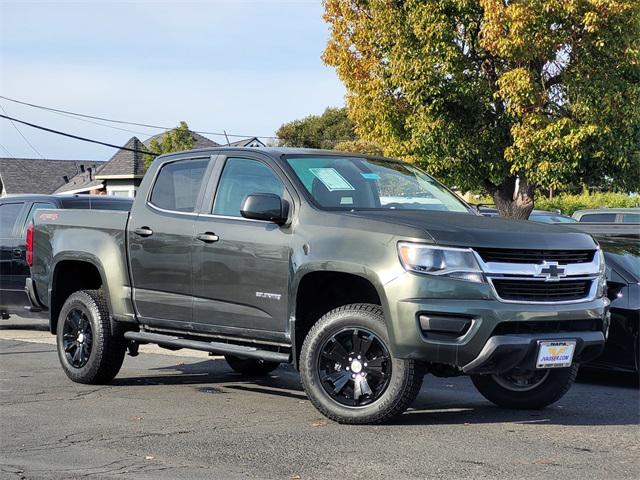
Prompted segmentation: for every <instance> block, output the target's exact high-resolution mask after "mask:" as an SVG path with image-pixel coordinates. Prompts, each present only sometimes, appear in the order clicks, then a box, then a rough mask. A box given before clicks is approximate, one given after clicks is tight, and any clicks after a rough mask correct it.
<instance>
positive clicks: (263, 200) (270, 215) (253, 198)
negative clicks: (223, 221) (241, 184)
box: [240, 193, 289, 225]
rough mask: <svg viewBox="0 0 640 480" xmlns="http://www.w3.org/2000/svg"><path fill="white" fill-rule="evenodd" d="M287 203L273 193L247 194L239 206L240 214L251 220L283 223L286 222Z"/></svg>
mask: <svg viewBox="0 0 640 480" xmlns="http://www.w3.org/2000/svg"><path fill="white" fill-rule="evenodd" d="M288 214H289V204H288V203H287V202H286V200H283V199H282V198H280V197H279V196H278V195H276V194H274V193H252V194H251V195H247V196H246V197H245V199H244V201H243V202H242V207H240V215H242V216H243V217H244V218H248V219H251V220H265V221H268V222H273V223H277V224H278V225H283V224H285V223H286V222H287V216H288Z"/></svg>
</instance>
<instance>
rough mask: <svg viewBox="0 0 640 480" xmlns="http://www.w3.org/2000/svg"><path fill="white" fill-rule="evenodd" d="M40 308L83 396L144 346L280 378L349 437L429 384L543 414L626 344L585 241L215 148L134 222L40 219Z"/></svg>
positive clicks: (163, 168)
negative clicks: (447, 380)
mask: <svg viewBox="0 0 640 480" xmlns="http://www.w3.org/2000/svg"><path fill="white" fill-rule="evenodd" d="M27 259H29V261H30V262H31V264H32V265H31V278H30V279H28V280H27V286H26V289H27V292H28V296H29V298H30V300H31V302H32V303H33V304H34V306H36V307H37V308H41V309H46V310H47V311H48V312H49V316H50V329H51V333H54V334H56V335H57V345H58V353H59V358H60V362H61V364H62V368H63V369H64V371H65V373H66V374H67V375H68V377H69V378H71V380H73V381H75V382H81V383H104V382H109V381H111V380H112V379H113V378H114V377H115V376H116V375H117V373H118V371H119V370H120V367H121V366H122V363H123V359H124V356H125V354H126V353H127V351H129V353H130V354H132V355H136V354H137V353H138V346H139V345H140V344H157V345H160V346H161V347H166V348H168V349H180V348H190V349H196V350H203V351H208V352H211V353H213V354H219V355H224V356H225V358H226V360H227V362H228V363H229V366H230V367H231V368H232V369H234V370H236V371H238V372H241V373H242V374H246V375H264V374H267V373H269V372H270V371H272V370H274V369H275V368H277V367H278V365H279V364H281V363H291V364H293V365H294V366H295V367H296V368H297V369H298V370H299V371H300V375H301V378H302V383H303V386H304V389H305V392H306V393H307V395H308V397H309V398H310V400H311V401H312V402H313V404H314V405H315V406H316V407H317V409H318V410H319V411H320V412H322V413H323V414H324V415H326V416H327V417H329V418H331V419H333V420H336V421H338V422H342V423H379V422H383V421H386V420H388V419H390V418H392V417H393V416H394V415H397V414H400V413H401V412H403V411H404V410H405V409H406V408H407V407H408V406H409V405H410V404H411V402H412V401H413V400H414V399H415V397H416V395H417V394H418V392H419V391H420V387H421V384H422V379H423V377H424V375H425V374H426V373H431V374H433V375H438V376H454V375H470V376H471V379H472V380H473V383H474V384H475V386H476V387H477V389H478V390H479V392H480V393H481V394H482V395H484V396H485V397H486V398H487V399H489V400H490V401H492V402H494V403H496V404H497V405H501V406H504V407H507V408H543V407H545V406H547V405H549V404H551V403H553V402H555V401H556V400H558V399H559V398H560V397H561V396H562V395H563V394H564V393H566V392H567V390H568V389H569V387H570V386H571V385H572V383H573V381H574V379H575V376H576V373H577V370H578V365H579V363H580V362H585V361H588V360H590V359H592V358H594V357H596V356H597V355H598V354H599V353H600V352H601V351H602V349H603V347H604V344H605V338H606V336H607V332H608V327H609V312H608V308H609V300H608V299H607V298H606V297H605V296H604V291H605V287H606V280H605V277H604V260H603V255H602V252H601V251H600V249H599V248H598V245H597V244H596V243H595V242H594V241H593V239H592V238H591V237H590V236H589V235H587V234H584V233H581V232H577V231H571V230H569V229H567V228H562V227H557V226H554V225H543V224H536V223H532V222H527V221H509V220H505V219H502V218H487V217H482V216H480V215H479V214H478V213H477V212H476V211H475V210H474V209H473V208H472V207H470V206H469V205H467V204H466V203H464V202H463V201H462V200H460V199H459V198H458V197H457V196H456V195H454V194H453V193H452V192H451V191H449V190H448V189H447V188H445V187H444V186H442V185H441V184H439V183H438V182H437V181H435V180H434V179H433V178H432V177H430V176H429V175H427V174H425V173H423V172H422V171H420V170H419V169H417V168H415V167H414V166H412V165H408V164H405V163H402V162H399V161H396V160H391V159H387V158H379V157H369V156H366V155H359V154H347V153H342V152H331V151H316V150H304V149H280V148H264V149H251V148H245V149H242V148H231V147H227V148H224V147H223V148H215V149H203V150H193V151H189V152H181V153H178V154H171V155H164V156H161V157H158V158H157V159H156V160H155V162H154V163H153V165H152V166H151V168H150V169H149V170H148V172H147V174H146V175H145V178H144V180H143V182H142V185H141V186H140V189H139V190H138V192H137V196H136V199H135V201H134V204H133V207H132V209H131V212H130V213H127V212H100V211H92V212H83V211H71V210H43V211H41V212H40V213H39V214H38V215H37V217H36V219H35V223H34V226H33V227H31V228H30V229H29V231H28V232H27Z"/></svg>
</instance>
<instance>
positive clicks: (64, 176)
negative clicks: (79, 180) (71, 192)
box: [62, 175, 69, 183]
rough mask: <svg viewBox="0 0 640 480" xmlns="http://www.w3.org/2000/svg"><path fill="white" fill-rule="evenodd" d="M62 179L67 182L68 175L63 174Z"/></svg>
mask: <svg viewBox="0 0 640 480" xmlns="http://www.w3.org/2000/svg"><path fill="white" fill-rule="evenodd" d="M62 179H63V180H64V183H69V177H68V176H66V175H63V176H62Z"/></svg>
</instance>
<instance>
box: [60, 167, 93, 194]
mask: <svg viewBox="0 0 640 480" xmlns="http://www.w3.org/2000/svg"><path fill="white" fill-rule="evenodd" d="M104 166H105V162H100V164H93V165H89V166H88V168H87V166H85V170H84V172H82V171H81V170H80V173H78V174H77V175H76V176H75V177H73V178H71V179H69V183H65V184H63V185H62V186H61V187H60V188H58V189H57V190H56V191H55V193H83V192H88V191H90V190H94V189H100V188H102V187H103V186H104V182H103V181H102V180H96V175H97V174H98V172H99V171H100V170H101V169H102V168H103V167H104ZM89 169H90V170H89Z"/></svg>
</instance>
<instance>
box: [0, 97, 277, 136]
mask: <svg viewBox="0 0 640 480" xmlns="http://www.w3.org/2000/svg"><path fill="white" fill-rule="evenodd" d="M0 98H2V99H3V100H8V101H9V102H14V103H19V104H20V105H26V106H28V107H33V108H39V109H41V110H48V111H50V112H57V113H63V114H64V113H66V114H68V115H74V116H77V117H83V118H90V119H93V120H102V121H103V122H111V123H119V124H124V125H135V126H138V127H146V128H156V129H158V130H165V131H166V130H173V129H174V128H175V127H163V126H160V125H150V124H148V123H137V122H128V121H126V120H115V119H111V118H105V117H98V116H95V115H86V114H83V113H76V112H70V111H68V110H60V109H58V108H52V107H45V106H44V105H37V104H35V103H29V102H23V101H21V100H16V99H15V98H9V97H5V96H3V95H0ZM5 113H6V112H5ZM191 131H192V132H195V133H200V134H204V135H217V136H219V137H235V138H248V137H258V138H268V139H271V140H278V137H274V136H269V135H240V134H233V135H232V134H230V133H229V134H226V133H224V132H206V131H202V130H191Z"/></svg>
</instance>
